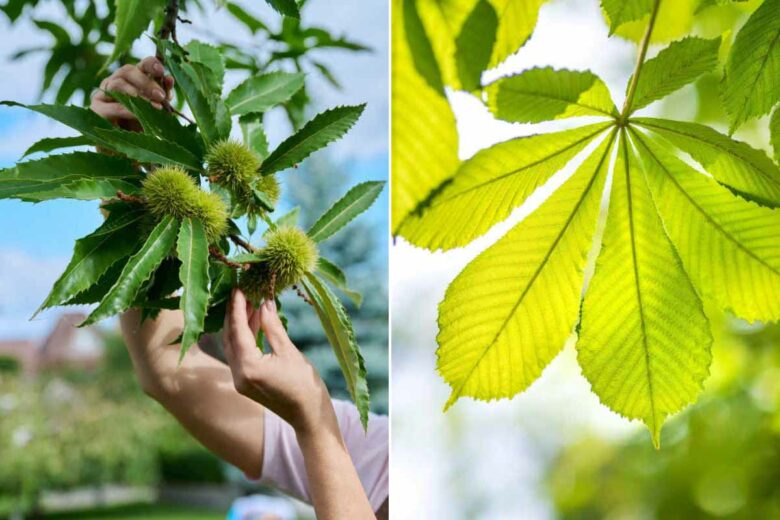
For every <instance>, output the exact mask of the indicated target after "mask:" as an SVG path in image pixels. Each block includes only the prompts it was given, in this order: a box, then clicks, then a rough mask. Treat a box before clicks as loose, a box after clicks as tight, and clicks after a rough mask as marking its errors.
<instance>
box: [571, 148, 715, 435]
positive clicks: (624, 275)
mask: <svg viewBox="0 0 780 520" xmlns="http://www.w3.org/2000/svg"><path fill="white" fill-rule="evenodd" d="M711 342H712V337H711V334H710V330H709V323H708V321H707V318H706V316H705V315H704V312H703V310H702V303H701V300H700V299H699V297H698V295H697V294H696V291H695V289H694V288H693V285H692V284H691V281H690V279H689V278H688V275H687V274H686V273H685V271H684V270H683V266H682V263H681V262H680V259H679V258H678V256H677V253H676V252H675V250H674V248H673V246H672V244H671V242H670V240H669V237H667V235H666V232H665V231H664V228H663V224H662V222H661V219H660V217H659V215H658V212H657V211H656V208H655V203H654V202H653V199H652V197H651V195H650V190H649V189H648V187H647V184H646V182H645V180H644V176H643V175H642V172H641V168H639V167H638V165H637V164H636V160H635V159H634V158H633V157H632V158H631V159H629V149H628V146H627V143H626V141H625V134H621V142H620V146H619V148H618V154H617V158H616V164H615V170H614V174H613V179H612V192H611V196H610V203H609V213H608V217H607V222H606V227H605V230H604V235H603V237H602V244H601V252H600V254H599V256H598V259H597V261H596V269H595V274H594V276H593V278H592V280H591V281H590V284H589V286H588V290H587V292H586V294H585V299H584V302H583V305H582V321H581V325H580V335H579V340H578V341H577V355H578V360H579V364H580V366H581V367H582V373H583V375H584V376H585V377H586V378H587V379H588V381H590V383H591V386H592V388H593V391H594V392H595V393H596V395H598V396H599V399H600V400H601V402H602V403H604V404H606V405H607V406H609V408H610V409H612V410H614V411H616V412H618V413H620V414H621V415H623V416H625V417H628V418H631V419H641V420H643V421H644V422H645V424H647V427H648V428H649V429H650V432H651V434H652V438H653V443H654V444H655V445H656V447H658V446H659V443H660V434H661V425H662V424H663V422H664V419H665V417H666V416H667V415H668V414H671V413H674V412H677V411H679V410H680V409H682V408H683V407H685V406H686V405H687V404H689V403H692V402H693V401H695V400H696V398H697V397H698V395H699V393H700V392H701V389H702V384H703V382H704V379H705V378H706V377H707V375H708V374H709V365H710V361H711V354H710V344H711Z"/></svg>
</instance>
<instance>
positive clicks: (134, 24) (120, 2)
mask: <svg viewBox="0 0 780 520" xmlns="http://www.w3.org/2000/svg"><path fill="white" fill-rule="evenodd" d="M165 3H166V2H165V0H116V18H115V23H116V38H115V40H114V50H113V52H112V53H111V56H109V58H108V59H107V60H106V63H105V64H104V65H103V68H104V69H105V68H106V67H108V65H110V64H111V63H113V62H114V61H116V59H117V58H119V56H121V55H122V54H124V53H125V52H127V51H129V50H130V47H131V46H132V45H133V42H134V41H135V40H136V39H137V38H138V37H139V36H140V35H141V33H143V32H144V30H145V29H146V28H147V27H148V26H149V23H150V22H151V21H152V19H153V18H154V17H155V16H156V15H157V14H160V13H162V11H163V9H164V8H165Z"/></svg>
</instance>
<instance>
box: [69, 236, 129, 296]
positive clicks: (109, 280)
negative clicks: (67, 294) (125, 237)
mask: <svg viewBox="0 0 780 520" xmlns="http://www.w3.org/2000/svg"><path fill="white" fill-rule="evenodd" d="M136 245H137V244H136ZM123 268H124V262H115V263H114V264H113V265H112V266H111V267H109V268H108V270H107V271H106V272H105V273H104V274H103V275H102V276H101V277H100V278H99V279H98V281H97V282H96V283H94V284H92V285H90V286H89V288H87V289H85V290H83V291H81V292H80V293H78V294H77V295H75V296H73V297H72V298H70V299H69V300H68V301H66V302H64V303H61V304H60V305H89V304H92V303H98V302H99V301H100V300H102V299H103V298H104V297H105V296H106V294H108V291H109V290H110V289H111V287H113V285H114V284H115V283H116V281H117V280H118V279H119V275H120V274H121V273H122V269H123Z"/></svg>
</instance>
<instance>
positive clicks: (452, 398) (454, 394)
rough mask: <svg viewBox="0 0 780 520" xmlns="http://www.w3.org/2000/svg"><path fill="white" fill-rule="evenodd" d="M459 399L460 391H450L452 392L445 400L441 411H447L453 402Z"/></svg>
mask: <svg viewBox="0 0 780 520" xmlns="http://www.w3.org/2000/svg"><path fill="white" fill-rule="evenodd" d="M458 399H460V393H459V392H456V391H455V390H453V391H452V394H450V398H449V399H447V402H446V403H445V404H444V409H443V410H442V412H447V410H449V409H450V408H452V405H454V404H455V402H456V401H457V400H458Z"/></svg>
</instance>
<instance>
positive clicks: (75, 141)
mask: <svg viewBox="0 0 780 520" xmlns="http://www.w3.org/2000/svg"><path fill="white" fill-rule="evenodd" d="M91 144H92V141H90V140H89V139H87V138H86V137H82V136H76V137H44V138H43V139H41V140H40V141H38V142H36V143H35V144H33V145H32V146H30V147H29V148H28V149H27V150H26V151H25V152H24V155H22V157H27V156H28V155H32V154H34V153H37V152H51V151H53V150H59V149H61V148H73V147H76V146H90V145H91Z"/></svg>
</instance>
